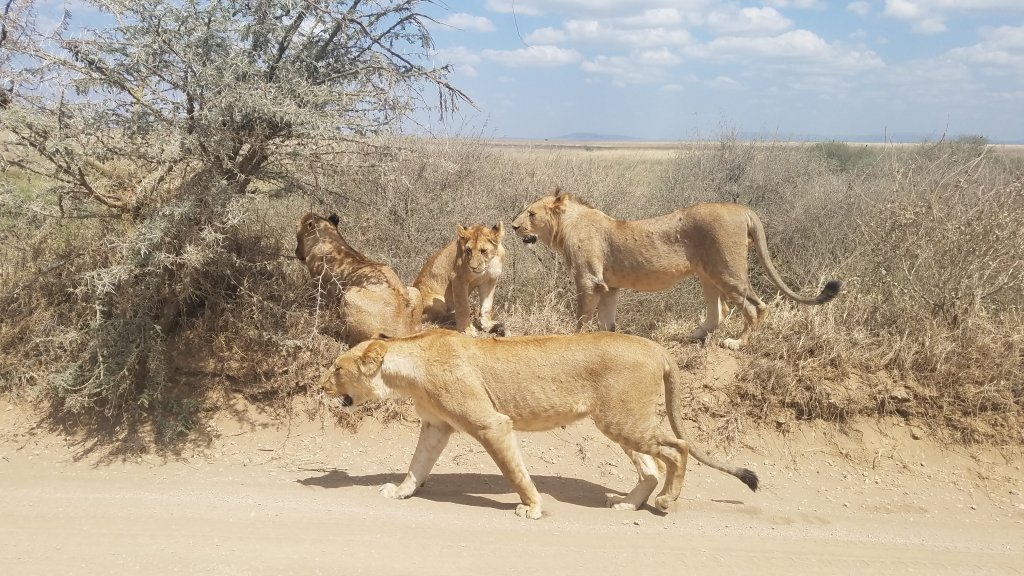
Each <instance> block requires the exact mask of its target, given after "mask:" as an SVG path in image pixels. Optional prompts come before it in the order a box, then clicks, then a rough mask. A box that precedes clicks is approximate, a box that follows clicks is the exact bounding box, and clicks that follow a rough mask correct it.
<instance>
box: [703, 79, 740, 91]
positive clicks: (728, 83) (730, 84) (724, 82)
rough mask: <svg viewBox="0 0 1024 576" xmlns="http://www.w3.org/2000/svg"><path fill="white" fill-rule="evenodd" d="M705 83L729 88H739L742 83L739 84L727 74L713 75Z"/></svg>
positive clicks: (713, 86) (714, 86)
mask: <svg viewBox="0 0 1024 576" xmlns="http://www.w3.org/2000/svg"><path fill="white" fill-rule="evenodd" d="M707 85H708V86H711V87H712V88H729V89H734V88H740V87H741V86H743V85H742V84H740V83H739V82H737V81H736V80H733V79H732V78H730V77H728V76H715V77H714V78H712V79H711V80H708V81H707Z"/></svg>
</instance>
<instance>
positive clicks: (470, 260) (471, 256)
mask: <svg viewBox="0 0 1024 576" xmlns="http://www.w3.org/2000/svg"><path fill="white" fill-rule="evenodd" d="M456 233H457V236H456V238H455V240H453V241H451V242H450V243H448V245H447V246H445V247H444V248H441V249H440V250H438V251H437V252H436V253H435V254H434V255H433V256H431V257H430V258H429V259H428V260H427V262H426V263H425V264H424V265H423V269H422V270H420V273H419V275H418V276H417V277H416V281H415V282H413V286H415V287H416V288H417V289H418V290H419V291H420V296H421V297H422V298H423V317H424V319H426V320H429V321H431V322H444V321H447V320H448V319H449V318H450V316H451V314H452V313H453V312H454V313H455V329H456V330H458V331H459V332H466V333H469V334H472V333H475V330H474V328H473V325H472V319H473V312H472V311H471V310H470V306H469V297H470V294H472V293H473V292H474V291H476V292H477V293H478V294H479V297H480V310H479V312H480V316H479V319H480V329H481V330H485V331H489V332H493V333H497V334H502V335H504V333H505V327H504V326H503V325H501V324H498V323H497V322H495V321H494V320H493V319H492V318H491V307H492V306H493V304H494V289H495V288H496V287H497V286H498V278H499V277H500V276H501V267H502V263H503V262H504V261H505V247H504V246H502V245H501V238H502V236H503V235H504V234H505V225H504V224H502V223H501V222H499V223H497V224H495V225H494V226H492V227H490V228H487V227H486V226H483V225H481V224H474V225H472V226H470V227H469V228H463V227H462V226H458V227H457V228H456Z"/></svg>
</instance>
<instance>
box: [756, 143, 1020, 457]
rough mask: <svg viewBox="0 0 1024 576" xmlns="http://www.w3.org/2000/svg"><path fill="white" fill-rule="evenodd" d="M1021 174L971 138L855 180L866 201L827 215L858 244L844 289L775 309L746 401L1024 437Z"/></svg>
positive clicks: (900, 154)
mask: <svg viewBox="0 0 1024 576" xmlns="http://www.w3.org/2000/svg"><path fill="white" fill-rule="evenodd" d="M1022 181H1024V172H1022V167H1021V165H1020V164H1019V163H1016V164H1015V163H1014V162H1012V161H1010V162H1008V161H1007V160H1006V159H1005V158H1003V157H1000V156H999V155H998V154H995V153H992V152H991V151H990V150H989V149H988V148H987V147H985V146H979V145H977V143H976V142H973V141H967V142H962V141H954V142H950V143H938V144H930V143H926V144H922V145H920V146H916V147H911V148H905V149H892V150H889V151H886V152H885V153H884V154H882V155H879V161H878V162H876V163H875V164H874V165H872V166H870V167H869V168H868V169H865V170H864V171H862V172H859V173H853V174H851V176H850V180H849V184H848V186H849V190H850V194H851V195H853V196H856V197H858V198H859V199H860V202H861V204H860V207H859V208H858V209H856V210H854V211H851V212H849V215H848V217H847V218H846V219H845V222H843V221H834V222H829V223H826V227H827V230H828V234H829V235H830V236H831V237H832V238H834V239H835V240H836V241H837V242H838V243H839V244H840V245H842V246H846V247H848V248H849V249H850V250H849V252H848V253H846V254H843V255H841V256H840V257H839V258H838V259H837V262H839V263H840V264H841V267H840V268H839V270H838V276H839V277H840V278H843V279H845V280H847V285H846V287H845V293H844V294H843V295H841V296H840V297H839V298H838V299H837V300H836V301H835V302H833V303H832V304H829V305H828V306H827V307H826V308H821V309H811V308H806V309H803V308H801V309H797V310H795V311H793V312H783V310H784V309H785V308H784V307H780V306H777V305H776V306H774V307H773V316H771V317H769V320H768V322H766V323H765V326H764V329H763V330H762V331H761V332H760V334H759V335H758V337H757V338H756V339H755V341H754V342H753V345H752V346H751V352H752V353H753V354H754V358H753V359H752V360H751V362H750V364H749V365H748V366H747V367H746V368H745V370H744V371H743V372H742V373H741V374H740V380H741V391H740V392H741V394H742V396H743V397H744V398H745V399H747V400H749V401H752V402H753V404H752V408H753V409H755V410H761V411H763V410H764V406H768V405H771V404H781V405H782V406H787V407H790V408H792V409H793V411H794V412H795V414H796V415H797V416H798V417H802V418H826V419H835V420H843V419H846V418H849V417H851V416H855V415H859V414H865V413H867V414H885V413H896V414H900V415H903V416H906V417H909V418H914V419H915V420H919V421H921V422H922V423H925V424H930V425H932V426H934V427H935V428H936V429H940V430H947V431H949V432H950V433H951V434H952V436H953V437H954V438H955V439H957V440H960V441H968V442H975V441H996V442H1005V441H1011V442H1020V441H1022V440H1024V436H1022V434H1021V429H1022V427H1021V424H1022V421H1024V420H1022V416H1024V405H1022V403H1021V398H1022V394H1021V393H1022V391H1024V376H1022V374H1024V355H1022V354H1021V346H1022V341H1024V338H1022V336H1021V333H1020V328H1019V326H1020V324H1019V320H1020V315H1021V309H1022V305H1024V275H1022V274H1024V260H1022V257H1021V256H1022V254H1024V194H1022V192H1021V185H1022ZM769 239H770V242H772V245H773V248H776V247H777V246H778V244H777V242H778V237H777V236H770V237H769ZM784 239H785V237H784V236H783V240H784ZM781 251H782V252H785V246H784V247H783V248H782V250H781ZM823 322H828V324H825V325H823V324H822V323H823Z"/></svg>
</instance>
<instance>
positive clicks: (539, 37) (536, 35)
mask: <svg viewBox="0 0 1024 576" xmlns="http://www.w3.org/2000/svg"><path fill="white" fill-rule="evenodd" d="M568 38H569V37H568V36H567V35H566V33H565V32H563V31H561V30H558V29H555V28H550V27H549V28H538V29H536V30H534V31H533V32H530V33H529V34H527V35H526V37H525V38H523V40H525V41H526V42H527V43H528V44H559V43H562V42H565V41H566V40H567V39H568Z"/></svg>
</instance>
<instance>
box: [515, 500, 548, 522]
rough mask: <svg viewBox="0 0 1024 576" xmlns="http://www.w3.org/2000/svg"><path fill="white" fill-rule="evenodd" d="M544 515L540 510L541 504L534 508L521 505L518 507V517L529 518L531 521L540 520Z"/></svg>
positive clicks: (535, 505)
mask: <svg viewBox="0 0 1024 576" xmlns="http://www.w3.org/2000/svg"><path fill="white" fill-rule="evenodd" d="M543 515H544V513H543V512H542V511H541V509H540V504H534V505H533V506H527V505H526V504H520V505H518V506H516V516H521V517H523V518H529V519H530V520H540V517H541V516H543Z"/></svg>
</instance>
